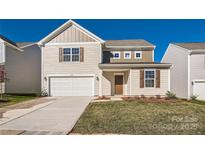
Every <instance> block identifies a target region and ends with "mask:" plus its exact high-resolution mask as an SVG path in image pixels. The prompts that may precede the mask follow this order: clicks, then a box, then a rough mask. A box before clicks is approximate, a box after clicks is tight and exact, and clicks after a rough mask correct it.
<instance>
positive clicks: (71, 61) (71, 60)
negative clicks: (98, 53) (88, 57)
mask: <svg viewBox="0 0 205 154" xmlns="http://www.w3.org/2000/svg"><path fill="white" fill-rule="evenodd" d="M73 48H78V49H79V60H78V61H73V59H72V49H73ZM64 49H67V48H63V62H68V63H78V62H80V48H79V47H72V48H69V49H70V61H64Z"/></svg>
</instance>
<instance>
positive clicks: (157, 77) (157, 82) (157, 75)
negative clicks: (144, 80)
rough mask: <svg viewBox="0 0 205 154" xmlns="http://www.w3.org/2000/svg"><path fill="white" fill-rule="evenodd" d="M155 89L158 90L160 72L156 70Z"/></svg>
mask: <svg viewBox="0 0 205 154" xmlns="http://www.w3.org/2000/svg"><path fill="white" fill-rule="evenodd" d="M156 88H160V70H156Z"/></svg>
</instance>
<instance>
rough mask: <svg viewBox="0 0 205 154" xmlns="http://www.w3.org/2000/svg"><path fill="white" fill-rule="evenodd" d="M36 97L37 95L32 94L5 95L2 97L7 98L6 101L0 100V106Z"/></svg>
mask: <svg viewBox="0 0 205 154" xmlns="http://www.w3.org/2000/svg"><path fill="white" fill-rule="evenodd" d="M34 98H37V96H33V95H5V96H4V99H8V102H0V108H2V107H5V106H9V105H13V104H17V103H20V102H23V101H27V100H31V99H34Z"/></svg>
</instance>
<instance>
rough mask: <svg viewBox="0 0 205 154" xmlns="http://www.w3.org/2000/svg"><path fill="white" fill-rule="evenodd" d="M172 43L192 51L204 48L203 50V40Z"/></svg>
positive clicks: (204, 45)
mask: <svg viewBox="0 0 205 154" xmlns="http://www.w3.org/2000/svg"><path fill="white" fill-rule="evenodd" d="M172 44H174V45H177V46H180V47H182V48H185V49H187V50H192V51H199V50H204V51H205V42H193V43H172Z"/></svg>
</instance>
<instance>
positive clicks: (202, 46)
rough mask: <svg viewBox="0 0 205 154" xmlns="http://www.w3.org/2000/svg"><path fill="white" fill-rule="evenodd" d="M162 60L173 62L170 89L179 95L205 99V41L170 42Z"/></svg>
mask: <svg viewBox="0 0 205 154" xmlns="http://www.w3.org/2000/svg"><path fill="white" fill-rule="evenodd" d="M162 62H165V63H172V64H173V67H172V68H171V78H170V79H171V80H170V89H171V91H172V92H173V93H176V95H177V96H178V97H181V98H187V99H189V98H190V97H191V96H192V95H195V96H198V99H201V100H205V43H172V44H169V46H168V48H167V50H166V53H165V55H164V57H163V58H162Z"/></svg>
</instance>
